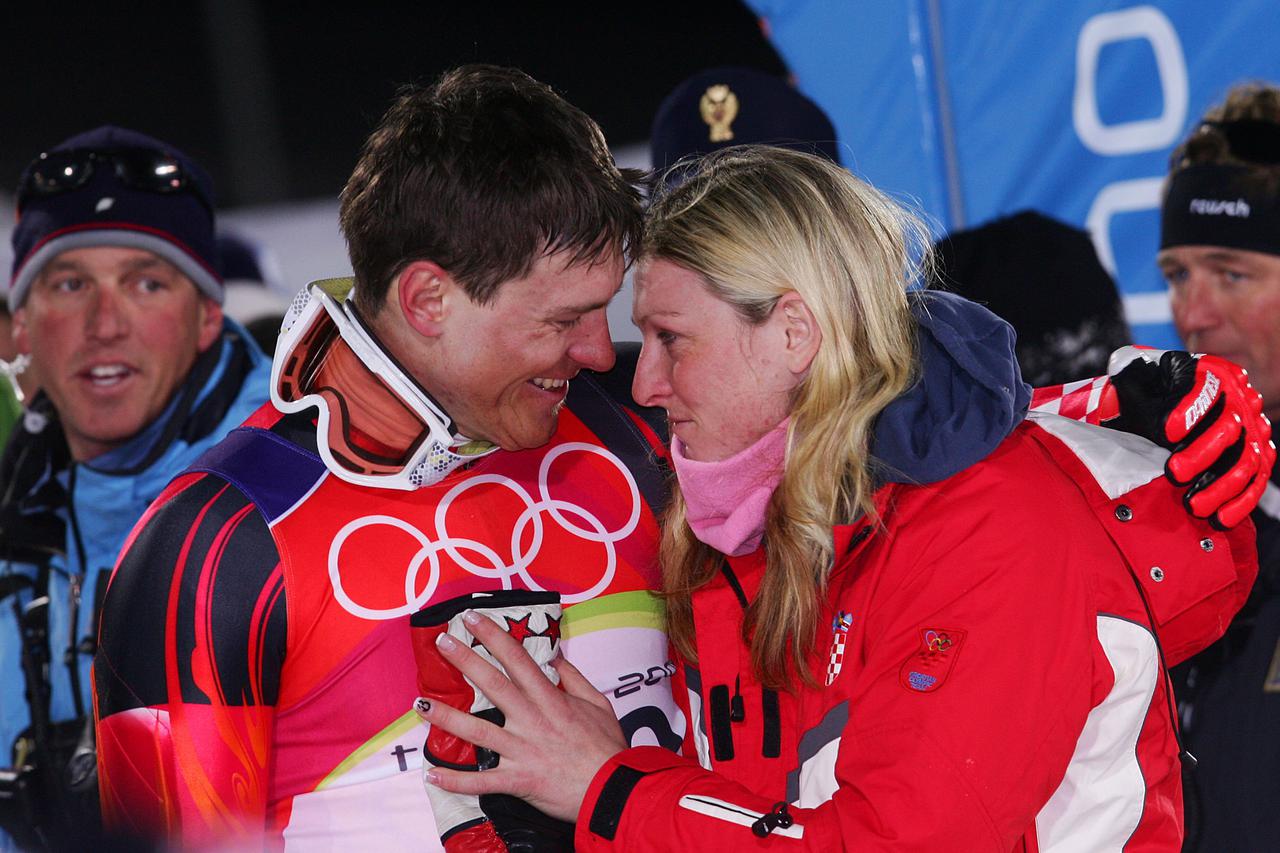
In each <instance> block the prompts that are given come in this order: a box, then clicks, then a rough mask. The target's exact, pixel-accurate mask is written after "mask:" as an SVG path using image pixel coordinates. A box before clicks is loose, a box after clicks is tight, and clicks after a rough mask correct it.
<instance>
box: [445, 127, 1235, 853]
mask: <svg viewBox="0 0 1280 853" xmlns="http://www.w3.org/2000/svg"><path fill="white" fill-rule="evenodd" d="M927 237H928V235H927V232H926V229H925V228H924V227H923V226H922V225H921V224H920V223H919V222H918V221H917V220H916V219H915V218H914V217H913V216H911V215H910V214H909V213H907V212H906V211H904V210H903V209H902V208H901V207H900V206H899V205H897V204H895V203H894V202H893V201H891V200H890V199H888V198H887V197H885V196H884V195H883V194H881V193H879V192H877V191H876V190H875V189H873V188H872V187H870V186H868V185H867V184H865V183H863V182H861V181H859V180H858V179H856V178H854V177H853V176H851V175H850V174H849V173H847V172H845V171H844V170H842V169H840V168H839V167H837V166H835V165H833V164H831V163H828V162H826V161H824V160H821V159H819V158H815V157H812V156H808V155H805V154H799V153H795V152H791V151H785V150H778V149H729V150H727V151H724V152H721V153H719V154H716V155H713V156H711V157H708V158H707V159H706V160H704V161H703V162H702V163H701V164H700V165H699V166H698V167H697V168H696V170H694V172H693V174H692V175H691V176H690V177H689V178H688V179H687V180H685V181H684V182H683V183H681V184H680V185H678V186H676V187H674V188H671V189H669V190H667V191H665V192H664V193H663V194H661V195H660V196H659V197H658V198H657V199H656V200H655V201H654V203H653V206H652V209H651V211H650V214H649V218H648V223H647V227H646V232H645V239H644V244H643V246H642V247H641V248H640V253H639V255H640V261H639V266H638V270H637V276H636V301H635V310H634V318H635V321H636V324H637V325H638V326H639V328H640V329H641V331H642V332H643V335H644V348H643V352H642V354H641V357H640V361H639V364H638V366H637V369H636V377H635V382H634V385H633V392H634V394H635V397H636V399H637V401H638V402H640V403H642V404H645V405H654V406H662V407H663V408H665V409H666V410H667V414H668V418H669V422H670V429H671V455H672V462H673V467H674V469H675V474H676V480H677V487H676V488H675V489H674V495H673V497H672V501H671V504H670V507H669V509H668V512H667V515H666V518H665V521H664V525H665V527H664V535H663V543H662V553H661V560H662V568H663V580H664V589H663V592H662V595H663V596H664V598H665V599H666V606H667V630H668V632H669V635H670V637H671V641H672V644H673V646H674V649H675V652H676V658H677V660H676V662H677V664H678V667H677V674H676V676H675V677H674V679H673V681H674V685H673V686H674V688H675V690H676V693H677V696H678V697H681V698H686V699H687V705H686V708H687V711H688V714H689V726H688V730H687V732H686V735H685V738H686V739H685V750H684V753H685V754H684V755H683V756H680V755H675V754H673V753H671V752H668V751H666V750H664V749H661V748H659V747H656V746H652V747H634V748H626V743H625V741H623V740H622V738H621V736H620V734H619V733H618V728H617V724H616V723H615V722H614V721H613V718H612V713H611V712H610V710H609V704H608V702H607V701H605V700H604V699H603V698H602V697H601V696H600V695H599V694H598V693H596V692H595V691H594V690H593V689H591V687H590V685H588V684H587V683H586V682H585V680H584V679H583V678H582V676H581V675H580V674H579V673H577V672H576V671H575V670H573V669H572V667H570V666H567V665H564V664H558V668H559V670H560V675H561V680H562V687H563V690H557V689H556V688H554V687H552V686H551V685H550V683H549V682H548V681H547V680H546V679H545V677H544V676H543V675H542V674H541V673H540V672H539V671H538V669H537V667H536V665H534V664H532V662H530V661H529V660H528V659H527V658H525V657H523V656H522V655H521V653H520V649H519V647H518V646H517V645H516V643H515V642H514V641H512V640H511V639H510V638H509V637H508V636H507V635H505V634H503V633H502V632H501V630H500V629H498V628H497V627H496V626H495V625H493V624H492V623H490V622H488V620H486V619H483V618H481V619H477V620H473V621H472V622H471V623H470V630H471V631H472V632H473V634H474V635H475V637H476V638H477V639H478V640H479V641H480V642H483V643H484V644H485V646H486V647H487V648H488V649H489V651H490V652H492V653H493V655H494V656H495V657H496V658H497V659H498V660H499V661H500V662H501V663H502V664H504V666H505V667H506V670H507V672H509V673H510V674H511V678H510V679H509V680H508V678H507V677H505V676H504V675H502V674H501V673H500V672H498V671H497V670H496V669H494V668H493V667H491V666H490V665H488V664H486V663H484V662H483V661H481V660H480V659H479V658H477V657H476V656H475V655H474V653H472V652H471V651H470V650H469V649H465V648H462V647H460V646H459V645H458V644H457V643H452V644H451V643H450V642H449V641H447V640H446V641H444V642H442V643H441V644H440V650H441V652H442V653H443V654H444V655H445V657H446V658H447V659H448V660H450V661H451V662H453V663H454V664H455V665H456V666H458V667H459V668H460V669H462V671H463V672H464V673H465V674H466V675H467V676H468V678H470V679H471V680H472V681H473V682H474V683H475V684H476V685H477V686H478V687H479V688H480V689H481V690H483V691H484V692H485V693H486V694H488V695H489V696H490V698H492V699H493V701H494V703H495V704H496V705H497V706H498V707H499V708H501V709H502V711H503V712H504V714H505V716H506V724H505V727H504V728H498V727H496V726H493V725H492V724H490V723H486V722H484V721H481V720H479V719H477V718H474V717H470V716H468V715H466V714H464V713H461V712H459V711H456V710H454V709H451V708H449V707H447V706H444V705H443V704H441V703H435V704H432V705H431V706H430V707H429V708H423V716H424V718H425V719H426V720H427V721H428V722H429V723H431V725H433V726H435V725H438V726H441V727H442V728H444V729H447V730H448V731H450V732H453V733H454V734H456V735H458V736H460V737H463V738H466V739H468V740H470V741H472V742H474V743H476V744H478V745H482V746H484V747H486V748H489V749H492V750H494V751H496V752H497V753H499V754H501V756H502V759H501V763H500V765H499V766H498V767H497V768H495V769H492V770H488V771H485V772H483V773H470V774H468V773H459V772H455V771H450V770H445V769H441V768H437V769H434V770H431V771H429V772H428V774H427V777H428V781H429V782H430V783H431V784H435V785H438V786H440V787H442V788H445V789H446V790H451V791H457V792H461V793H468V794H480V793H488V792H498V791H500V792H504V793H510V794H515V795H517V796H519V797H522V798H524V799H526V800H528V801H529V802H531V803H533V804H534V805H536V806H538V807H539V808H541V809H543V810H544V811H546V812H547V813H549V814H551V815H554V816H556V817H559V818H563V819H566V820H575V819H576V820H577V830H576V845H577V846H578V847H579V848H581V849H601V850H604V849H618V850H627V851H632V850H710V849H717V850H718V849H730V848H735V849H737V848H742V849H753V848H755V847H757V846H761V847H763V846H770V845H777V846H778V847H779V848H781V849H797V850H799V849H814V850H841V849H850V850H880V849H885V850H930V851H936V850H991V851H999V852H1000V853H1008V851H1010V850H1041V851H1044V850H1068V849H1069V850H1111V849H1114V850H1120V849H1126V850H1157V849H1158V850H1172V849H1177V847H1178V845H1179V841H1180V833H1181V819H1180V811H1181V800H1180V796H1181V792H1180V778H1179V774H1180V769H1179V768H1180V762H1179V757H1180V755H1179V754H1180V748H1179V745H1178V742H1177V733H1176V723H1175V721H1174V719H1173V718H1172V713H1171V709H1172V705H1171V704H1170V697H1169V693H1168V685H1167V679H1166V678H1165V676H1164V670H1163V664H1162V653H1163V654H1164V655H1167V656H1168V657H1170V658H1173V659H1180V658H1182V657H1185V656H1186V655H1187V654H1189V653H1190V652H1191V651H1194V650H1195V649H1197V648H1200V647H1203V646H1204V645H1205V644H1207V643H1208V642H1209V641H1210V640H1211V639H1212V638H1213V636H1214V633H1215V631H1217V630H1220V629H1219V627H1218V626H1219V625H1220V624H1221V620H1222V619H1224V618H1225V616H1226V615H1227V614H1229V613H1230V612H1232V611H1233V610H1234V609H1235V608H1236V607H1238V606H1239V604H1240V602H1241V601H1242V598H1243V595H1244V593H1245V591H1247V586H1248V582H1249V580H1250V579H1251V573H1250V572H1249V571H1248V570H1245V571H1243V572H1242V573H1241V574H1240V575H1237V571H1236V566H1235V561H1236V560H1239V561H1240V562H1241V564H1242V565H1247V564H1248V562H1249V561H1248V558H1247V557H1246V556H1245V555H1247V553H1248V552H1247V549H1248V548H1249V547H1250V539H1249V536H1250V533H1249V529H1248V525H1245V526H1244V527H1242V528H1240V529H1239V530H1237V531H1231V532H1227V533H1222V532H1219V531H1216V530H1214V529H1212V528H1211V527H1210V526H1209V525H1208V523H1205V522H1200V521H1198V520H1188V519H1186V517H1185V516H1184V515H1183V511H1182V509H1181V507H1180V506H1179V503H1178V500H1177V497H1178V496H1177V493H1176V491H1175V490H1174V488H1173V487H1172V486H1171V485H1170V484H1169V483H1168V482H1167V481H1166V480H1165V479H1164V478H1163V477H1162V476H1161V475H1162V464H1163V459H1164V454H1163V452H1161V451H1159V450H1158V449H1156V448H1154V447H1153V446H1152V445H1150V444H1147V443H1145V442H1143V441H1141V440H1140V439H1137V438H1135V437H1132V436H1125V435H1118V434H1116V433H1112V432H1106V433H1104V435H1105V436H1106V438H1105V439H1099V436H1098V428H1096V427H1090V426H1088V425H1085V424H1080V423H1076V422H1074V421H1067V420H1064V419H1061V418H1057V417H1053V416H1033V417H1032V418H1028V419H1024V417H1025V415H1026V411H1027V403H1028V399H1029V389H1028V388H1027V387H1026V386H1025V385H1024V384H1023V383H1022V382H1021V381H1020V379H1019V374H1018V367H1017V364H1016V363H1015V362H1014V360H1013V357H1012V343H1013V342H1012V333H1011V332H1010V330H1009V328H1008V326H1007V325H1006V324H1004V323H1003V322H1002V321H1000V320H998V319H997V318H995V317H994V316H993V315H991V314H989V313H988V312H986V311H985V310H983V309H981V308H978V307H977V306H975V305H973V304H971V303H968V302H965V301H964V300H962V299H959V298H958V297H953V296H949V295H947V294H928V295H925V294H920V293H915V292H910V291H909V285H910V284H911V282H913V281H914V280H916V278H917V276H918V272H919V269H918V268H919V266H920V264H921V263H922V259H924V258H925V257H927V255H926V251H925V247H926V246H927V245H928V239H927ZM1175 530H1176V533H1174V532H1170V531H1175ZM1139 553H1140V554H1141V560H1139V559H1138V556H1137V555H1138V554H1139ZM1157 627H1158V628H1159V630H1160V641H1159V642H1158V641H1157V639H1156V634H1155V630H1156V628H1157ZM1162 644H1163V649H1162Z"/></svg>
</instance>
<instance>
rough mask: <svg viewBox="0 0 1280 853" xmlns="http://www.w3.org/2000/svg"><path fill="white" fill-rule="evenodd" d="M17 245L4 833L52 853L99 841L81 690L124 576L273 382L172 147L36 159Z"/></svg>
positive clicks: (26, 176) (2, 654)
mask: <svg viewBox="0 0 1280 853" xmlns="http://www.w3.org/2000/svg"><path fill="white" fill-rule="evenodd" d="M12 240H13V254H14V262H13V274H12V279H11V283H10V289H9V298H8V302H9V308H10V310H11V311H12V313H13V320H14V339H15V342H16V344H17V346H18V349H19V351H20V352H22V353H26V354H28V355H29V356H30V367H29V368H28V369H29V370H31V371H32V372H33V374H34V379H35V380H36V385H38V387H39V388H40V389H41V390H40V393H39V394H37V395H36V396H35V397H34V399H32V400H31V401H30V402H29V405H28V409H27V411H26V412H25V413H24V417H23V418H22V421H21V424H20V426H19V427H18V428H16V429H15V430H14V432H13V434H12V436H11V438H10V440H9V443H8V445H7V446H6V448H5V451H4V455H3V458H2V459H0V595H2V596H3V601H0V604H2V605H3V606H0V747H2V748H3V749H5V750H6V751H7V750H9V749H10V747H11V745H12V748H13V752H12V755H11V756H9V757H10V758H11V759H12V768H13V772H12V773H9V774H7V775H6V774H4V773H0V787H5V786H7V787H8V788H9V789H10V791H9V793H10V794H11V795H10V796H9V797H3V796H0V804H3V805H0V821H2V823H3V827H4V829H5V830H7V831H8V832H9V833H10V834H11V836H12V837H13V838H14V839H16V840H17V841H18V842H19V843H20V844H22V845H24V846H28V845H40V846H45V847H61V846H63V845H66V844H69V843H74V842H75V841H76V840H78V839H84V838H89V837H92V836H93V835H94V833H95V832H96V829H95V826H96V806H97V795H96V789H95V780H96V777H95V770H94V747H93V742H92V731H93V730H92V725H91V722H92V707H91V698H90V697H91V695H92V693H91V690H90V675H89V673H90V665H91V663H92V660H93V654H94V651H95V646H96V638H97V611H98V605H99V602H100V601H101V596H102V594H103V592H104V591H105V585H106V580H107V577H108V576H109V573H110V571H111V569H112V567H113V566H114V564H115V560H116V556H117V554H118V553H119V551H120V549H121V546H122V545H123V544H124V540H125V537H126V536H127V534H128V532H129V531H130V530H131V529H132V527H133V525H134V523H135V522H136V521H137V520H138V518H139V517H140V516H141V515H142V513H143V511H144V510H145V509H146V507H147V505H148V504H149V503H150V502H151V501H152V500H153V499H154V498H155V497H156V496H157V495H159V494H160V492H161V490H162V489H163V488H164V486H165V484H166V483H167V482H168V480H169V478H170V477H172V476H173V475H174V474H176V473H178V472H179V471H181V470H182V469H183V468H185V467H186V466H187V465H188V464H189V463H190V462H191V461H192V460H194V459H195V458H196V457H197V456H198V455H199V454H200V453H201V452H202V451H203V450H204V449H205V448H207V447H209V446H210V445H212V444H213V443H214V442H216V441H217V440H218V439H219V438H221V437H222V436H223V435H224V434H225V433H226V432H227V431H228V430H230V429H231V428H232V427H234V426H236V425H238V424H239V423H240V422H241V421H242V420H244V418H245V417H247V416H248V415H249V414H250V413H251V412H252V411H253V410H254V409H256V408H257V407H258V406H260V405H261V404H262V403H263V402H264V401H265V400H266V396H267V381H268V376H269V372H270V364H269V362H267V360H266V359H265V358H264V357H263V355H262V353H261V351H260V350H259V348H258V347H257V346H256V345H255V344H254V343H253V342H252V341H251V340H250V339H249V337H248V335H246V334H245V333H244V331H243V329H241V328H240V327H239V326H238V325H236V324H235V323H234V322H232V321H230V320H228V319H225V318H224V316H223V313H222V307H221V303H222V300H223V285H222V279H221V276H220V273H219V266H218V261H217V250H216V245H215V239H214V197H213V186H212V182H211V181H210V179H209V177H208V176H207V175H206V174H205V172H204V170H203V169H201V168H200V167H199V166H198V165H197V164H196V163H195V162H193V161H192V160H190V159H189V158H188V157H187V156H186V155H184V154H183V153H182V152H181V151H179V150H177V149H176V148H174V147H173V146H171V145H168V144H166V143H164V142H161V141H159V140H156V139H153V138H151V137H149V136H144V135H143V134H141V133H137V132H134V131H130V130H125V129H122V128H116V127H101V128H98V129H96V130H91V131H89V132H87V133H83V134H80V135H78V136H74V137H72V138H70V139H68V140H66V141H65V142H63V143H62V144H60V145H58V146H56V147H54V148H52V149H50V150H49V151H47V152H45V153H44V154H41V155H40V156H39V157H38V158H36V159H35V160H34V161H32V163H31V164H30V165H29V166H28V167H27V169H26V170H25V171H24V172H23V174H22V177H21V179H20V182H19V185H18V222H17V225H16V227H15V229H14V231H13V237H12ZM6 754H7V753H6ZM2 763H4V764H10V761H8V760H6V761H3V762H2Z"/></svg>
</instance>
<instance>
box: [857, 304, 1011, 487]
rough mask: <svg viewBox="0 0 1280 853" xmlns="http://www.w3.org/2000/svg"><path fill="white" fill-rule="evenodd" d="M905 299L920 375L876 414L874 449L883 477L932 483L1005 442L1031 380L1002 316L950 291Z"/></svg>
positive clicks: (890, 480)
mask: <svg viewBox="0 0 1280 853" xmlns="http://www.w3.org/2000/svg"><path fill="white" fill-rule="evenodd" d="M910 299H911V313H912V315H913V316H914V317H915V320H916V323H917V325H918V327H919V332H918V334H917V338H916V340H917V344H916V346H917V351H918V354H919V363H920V376H919V378H918V379H917V380H916V383H915V384H914V385H913V386H912V387H911V388H910V389H909V390H908V391H907V392H906V393H905V394H903V395H902V396H901V397H899V398H898V399H896V400H894V401H893V402H892V403H890V404H889V405H888V406H886V407H885V410H884V411H883V412H881V413H880V417H879V419H878V420H877V421H876V426H875V432H874V434H873V435H872V446H871V453H872V455H873V456H874V457H875V459H876V463H877V470H876V473H877V475H878V479H879V480H880V481H881V482H887V483H936V482H937V481H939V480H944V479H946V478H947V477H950V476H951V475H952V474H955V473H957V472H959V471H963V470H964V469H965V468H968V467H969V466H970V465H973V464H974V463H975V462H979V461H981V460H982V459H984V458H985V457H986V456H987V454H989V453H990V452H991V451H993V450H995V449H996V446H997V445H999V444H1000V442H1002V441H1004V439H1005V438H1006V437H1007V436H1008V435H1009V433H1011V432H1012V431H1013V429H1014V427H1016V426H1017V425H1018V424H1019V423H1021V422H1022V419H1023V418H1024V417H1025V416H1026V414H1027V407H1028V406H1029V405H1030V403H1031V386H1029V385H1027V384H1026V383H1025V382H1023V381H1022V374H1021V372H1020V370H1019V369H1018V362H1017V359H1016V358H1015V356H1014V338H1015V335H1014V332H1013V328H1012V327H1011V326H1010V325H1009V324H1008V323H1006V322H1005V321H1004V320H1001V319H1000V318H999V317H997V316H996V315H995V314H992V313H991V312H990V311H988V310H987V309H986V308H983V307H982V306H981V305H978V304H977V303H974V302H970V301H969V300H967V299H964V298H963V297H960V296H957V295H955V294H954V293H946V292H942V291H916V292H913V293H912V294H910Z"/></svg>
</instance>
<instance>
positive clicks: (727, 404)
mask: <svg viewBox="0 0 1280 853" xmlns="http://www.w3.org/2000/svg"><path fill="white" fill-rule="evenodd" d="M783 307H784V306H783V304H782V303H781V302H780V303H779V305H778V307H776V308H775V309H774V311H773V313H771V314H770V316H769V318H768V319H766V320H765V321H764V322H763V323H761V324H759V325H756V326H752V325H750V324H748V323H747V322H746V321H745V320H743V319H742V317H741V315H739V314H738V312H737V311H736V310H735V309H734V308H733V306H731V305H730V304H729V303H727V302H723V301H721V300H720V299H719V298H717V297H716V296H714V295H713V294H712V293H711V291H710V290H708V289H707V287H706V285H705V284H704V283H703V279H702V277H701V276H700V275H698V274H697V273H694V272H691V271H689V270H687V269H685V268H684V267H681V266H677V265H676V264H673V263H671V262H670V261H666V260H662V259H648V260H645V261H642V262H641V263H640V265H639V267H638V268H637V270H636V278H635V307H634V309H633V311H632V319H633V320H634V321H635V324H636V326H638V327H639V328H640V331H641V333H642V334H643V341H644V344H643V348H642V349H641V351H640V362H639V364H638V365H637V366H636V375H635V381H634V383H633V384H632V386H631V393H632V395H633V396H634V397H635V399H636V402H637V403H639V404H641V405H642V406H661V407H662V408H664V409H666V410H667V418H668V420H669V422H670V427H671V433H672V435H674V436H678V437H679V438H680V441H681V442H683V443H684V445H685V454H686V455H687V456H688V457H689V458H690V459H696V460H698V461H700V462H716V461H719V460H721V459H726V458H728V457H730V456H732V455H734V454H735V453H737V452H738V451H740V450H743V449H745V448H747V447H750V446H751V445H752V444H754V443H755V442H756V441H757V440H758V439H759V438H760V437H761V436H763V435H764V434H765V433H767V432H768V431H769V430H771V429H773V427H775V426H777V425H778V424H779V423H780V422H781V421H782V419H783V418H785V417H786V416H787V414H788V412H789V411H790V408H791V394H792V391H793V390H794V388H795V387H796V385H798V384H799V382H800V380H801V379H802V378H803V373H802V372H801V373H800V374H799V375H797V373H796V372H795V370H794V367H795V364H796V362H795V359H794V357H793V356H792V355H791V354H790V353H789V352H788V332H787V322H786V317H785V313H786V312H785V311H783V310H782V309H783ZM805 364H806V366H807V361H806V362H805Z"/></svg>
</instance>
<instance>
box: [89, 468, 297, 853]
mask: <svg viewBox="0 0 1280 853" xmlns="http://www.w3.org/2000/svg"><path fill="white" fill-rule="evenodd" d="M285 616H286V614H285V601H284V583H283V576H282V573H281V571H280V566H279V558H278V556H277V553H276V550H275V546H274V543H273V541H272V538H271V534H270V532H269V530H268V529H267V526H266V522H265V520H264V519H263V518H262V516H261V515H260V514H259V513H258V512H257V510H256V509H255V508H254V507H253V506H252V505H251V504H250V503H249V502H248V501H247V500H246V499H245V498H244V496H243V495H242V494H240V493H239V492H238V491H236V490H235V489H234V488H232V487H230V486H228V485H227V484H226V483H225V482H223V481H221V480H219V479H217V478H215V477H210V476H200V475H190V476H186V477H183V478H180V479H179V480H176V481H175V482H174V483H173V484H171V485H170V487H169V488H168V489H166V491H165V492H164V493H163V494H162V495H161V496H160V497H159V498H158V499H157V501H156V503H155V504H153V505H152V507H151V509H149V510H148V511H147V513H146V514H145V515H144V516H143V518H142V520H141V521H139V523H138V526H137V527H136V528H135V530H134V532H133V534H132V535H131V536H130V539H129V542H128V544H127V545H126V548H125V551H124V552H123V554H122V555H121V558H120V561H119V563H118V564H117V566H116V569H115V572H114V573H113V575H112V578H111V583H110V586H109V587H108V591H107V595H106V598H105V600H104V603H103V614H102V623H101V626H102V627H101V631H100V634H101V636H100V644H99V652H98V656H97V659H96V660H95V664H94V712H95V716H96V719H97V727H98V762H99V783H100V791H101V798H102V806H103V816H104V820H105V822H106V825H107V827H108V829H110V830H112V831H113V832H118V833H122V834H127V835H131V836H141V837H145V838H153V839H169V840H172V841H175V842H178V843H180V845H181V846H183V847H188V846H201V845H205V844H214V843H217V844H226V843H231V842H234V843H237V844H238V843H241V842H245V843H253V842H255V841H257V840H260V838H261V837H262V834H263V831H264V816H265V810H266V806H267V789H268V778H269V770H270V762H271V753H270V743H271V731H272V724H273V721H274V716H275V707H274V705H275V701H276V694H277V688H278V685H279V676H280V668H281V665H282V663H283V659H284V641H285Z"/></svg>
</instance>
